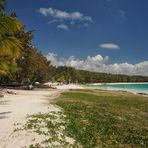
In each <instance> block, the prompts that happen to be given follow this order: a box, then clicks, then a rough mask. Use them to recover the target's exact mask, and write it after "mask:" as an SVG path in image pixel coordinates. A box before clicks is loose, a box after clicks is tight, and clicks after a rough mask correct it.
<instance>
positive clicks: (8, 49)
mask: <svg viewBox="0 0 148 148" xmlns="http://www.w3.org/2000/svg"><path fill="white" fill-rule="evenodd" d="M4 5H5V0H0V75H2V74H7V73H8V72H9V69H11V66H10V64H9V63H10V61H11V60H10V59H12V61H13V62H12V63H14V61H15V59H16V58H17V57H19V55H20V49H21V42H20V40H18V39H17V38H16V37H15V34H16V33H17V32H18V31H21V30H22V29H23V25H22V23H21V22H20V21H19V20H17V19H16V18H13V17H10V16H7V15H6V14H4V11H3V10H4ZM8 57H9V58H8Z"/></svg>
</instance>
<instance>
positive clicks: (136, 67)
mask: <svg viewBox="0 0 148 148" xmlns="http://www.w3.org/2000/svg"><path fill="white" fill-rule="evenodd" d="M46 57H47V59H48V60H50V61H51V63H52V64H53V65H54V66H70V67H75V68H77V69H83V70H89V71H95V72H105V73H113V74H126V75H143V76H148V61H144V62H140V63H137V64H129V63H114V64H108V61H109V57H108V56H105V57H103V56H101V55H96V56H94V57H91V56H88V57H87V58H86V59H84V60H80V59H77V58H75V57H74V56H70V57H68V58H60V57H58V56H57V55H56V54H53V53H48V55H47V56H46Z"/></svg>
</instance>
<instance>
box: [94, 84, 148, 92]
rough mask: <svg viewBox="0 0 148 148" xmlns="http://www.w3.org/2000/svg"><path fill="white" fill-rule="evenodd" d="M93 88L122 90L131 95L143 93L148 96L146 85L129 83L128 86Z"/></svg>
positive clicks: (98, 86) (112, 85) (113, 85)
mask: <svg viewBox="0 0 148 148" xmlns="http://www.w3.org/2000/svg"><path fill="white" fill-rule="evenodd" d="M93 86H94V87H97V88H100V89H105V90H122V91H128V92H132V93H144V94H148V83H130V84H128V83H127V84H112V83H111V84H109V83H107V84H101V85H97V84H96V85H93Z"/></svg>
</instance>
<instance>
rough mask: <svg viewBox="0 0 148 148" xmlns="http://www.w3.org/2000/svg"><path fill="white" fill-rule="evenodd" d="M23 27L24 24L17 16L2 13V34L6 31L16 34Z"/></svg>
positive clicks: (0, 30)
mask: <svg viewBox="0 0 148 148" xmlns="http://www.w3.org/2000/svg"><path fill="white" fill-rule="evenodd" d="M22 29H23V24H22V23H21V22H20V21H19V20H17V19H16V18H13V17H10V16H6V15H2V14H1V15H0V35H2V34H6V33H9V34H10V33H11V34H14V33H16V32H17V31H20V30H22Z"/></svg>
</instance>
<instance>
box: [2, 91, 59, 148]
mask: <svg viewBox="0 0 148 148" xmlns="http://www.w3.org/2000/svg"><path fill="white" fill-rule="evenodd" d="M13 91H14V92H16V94H5V96H4V98H0V147H3V148H12V147H15V148H20V147H23V146H29V145H30V144H33V143H36V142H40V141H42V139H43V138H44V137H42V136H39V135H37V134H36V133H34V132H32V133H28V132H25V131H18V132H14V130H15V129H18V128H20V127H22V126H23V125H24V124H25V122H26V117H27V116H28V115H32V114H36V113H39V112H42V113H48V112H51V111H59V108H57V107H55V106H53V105H52V104H49V101H50V100H52V99H54V98H56V97H58V96H59V94H60V91H57V90H38V91H36V90H35V91H24V90H13Z"/></svg>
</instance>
